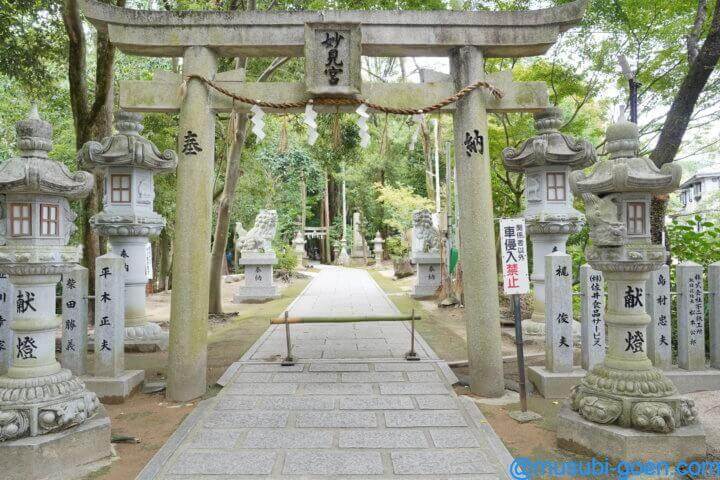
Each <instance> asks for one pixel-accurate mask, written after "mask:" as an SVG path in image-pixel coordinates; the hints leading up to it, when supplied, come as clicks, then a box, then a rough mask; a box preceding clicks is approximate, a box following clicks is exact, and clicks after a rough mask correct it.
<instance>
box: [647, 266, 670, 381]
mask: <svg viewBox="0 0 720 480" xmlns="http://www.w3.org/2000/svg"><path fill="white" fill-rule="evenodd" d="M645 286H646V289H647V295H646V296H645V299H646V305H645V310H646V311H647V313H648V315H650V324H649V325H648V330H647V336H648V338H647V351H648V358H650V361H652V363H653V365H654V366H655V367H657V368H661V369H663V370H667V369H668V368H670V366H671V365H672V333H671V331H670V330H671V329H670V324H671V322H670V307H671V305H672V301H671V299H670V267H668V266H667V265H663V266H662V267H660V268H659V269H658V270H655V271H654V272H651V273H650V278H648V281H647V282H646V283H645Z"/></svg>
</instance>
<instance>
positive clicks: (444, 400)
mask: <svg viewBox="0 0 720 480" xmlns="http://www.w3.org/2000/svg"><path fill="white" fill-rule="evenodd" d="M415 401H416V402H417V404H418V408H420V409H421V410H452V409H456V408H458V405H457V402H456V401H455V398H453V397H452V396H450V395H423V396H416V397H415Z"/></svg>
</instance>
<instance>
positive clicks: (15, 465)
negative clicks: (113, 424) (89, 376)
mask: <svg viewBox="0 0 720 480" xmlns="http://www.w3.org/2000/svg"><path fill="white" fill-rule="evenodd" d="M111 456H112V447H111V445H110V418H109V417H108V416H107V413H106V412H105V409H104V408H103V407H102V406H100V407H99V408H98V411H97V413H96V414H95V415H94V416H93V417H92V418H90V419H88V420H86V421H85V422H83V423H81V424H80V425H78V426H77V427H73V428H70V429H67V430H61V431H58V432H56V433H49V434H46V435H38V436H37V437H25V438H21V439H18V440H11V441H7V442H0V471H2V472H3V474H2V476H3V478H4V479H8V480H20V479H23V480H25V479H30V478H45V479H49V480H61V479H66V478H84V477H85V476H87V475H88V474H90V473H92V472H94V471H97V470H99V469H101V468H103V467H105V466H107V465H109V464H110V459H111Z"/></svg>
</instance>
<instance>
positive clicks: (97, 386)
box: [82, 370, 145, 404]
mask: <svg viewBox="0 0 720 480" xmlns="http://www.w3.org/2000/svg"><path fill="white" fill-rule="evenodd" d="M82 380H83V382H84V383H85V388H87V389H88V390H90V391H91V392H95V394H96V395H97V396H98V398H99V399H100V401H101V402H103V403H107V404H117V403H123V402H124V401H125V399H126V398H128V397H129V396H130V395H132V394H133V393H135V392H136V391H138V390H139V389H140V384H142V382H143V381H144V380H145V371H144V370H125V371H124V372H122V373H121V374H120V375H118V376H117V377H89V376H88V377H83V379H82Z"/></svg>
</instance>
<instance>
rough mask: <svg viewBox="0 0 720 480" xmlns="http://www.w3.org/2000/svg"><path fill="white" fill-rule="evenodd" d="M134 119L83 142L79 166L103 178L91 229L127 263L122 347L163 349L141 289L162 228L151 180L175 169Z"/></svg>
mask: <svg viewBox="0 0 720 480" xmlns="http://www.w3.org/2000/svg"><path fill="white" fill-rule="evenodd" d="M141 120H142V116H141V115H140V114H138V113H131V112H125V111H122V110H120V111H118V112H117V113H116V114H115V128H116V129H117V133H116V134H115V135H112V136H110V137H107V138H104V139H103V140H102V142H87V143H86V144H85V145H83V147H82V149H81V150H80V152H79V153H78V161H79V162H80V164H81V165H83V166H84V167H85V168H87V169H89V170H96V171H98V172H102V173H103V174H104V182H105V184H104V192H105V194H104V196H103V211H102V212H100V213H98V214H96V215H93V217H92V218H91V219H90V225H91V226H92V228H93V229H94V230H95V231H96V232H97V233H98V234H99V235H101V236H103V237H108V243H109V244H110V248H111V250H112V251H113V253H115V254H116V255H119V256H120V257H122V258H123V259H124V261H125V345H126V348H127V347H130V348H133V349H139V350H143V351H146V350H150V351H152V350H155V349H157V348H160V349H165V348H167V342H168V334H167V332H163V331H162V329H161V328H160V326H159V325H157V324H156V323H153V322H149V321H148V319H147V314H146V312H145V288H146V286H147V282H148V279H149V278H148V277H149V276H151V275H149V272H150V271H151V270H152V267H149V268H148V264H149V265H152V253H151V251H150V243H149V238H150V237H156V236H158V235H159V234H160V231H161V230H162V229H163V227H165V219H164V218H163V217H162V216H161V215H159V214H157V213H155V212H154V211H153V200H154V199H155V187H154V183H153V174H155V173H168V172H172V171H173V170H175V167H177V162H178V158H177V155H176V154H175V152H173V151H172V150H165V151H164V152H160V151H159V150H158V149H157V147H156V146H155V145H154V144H153V143H152V142H151V141H150V140H148V139H146V138H144V137H142V136H140V132H142V129H143V126H142V125H141V124H140V121H141Z"/></svg>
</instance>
